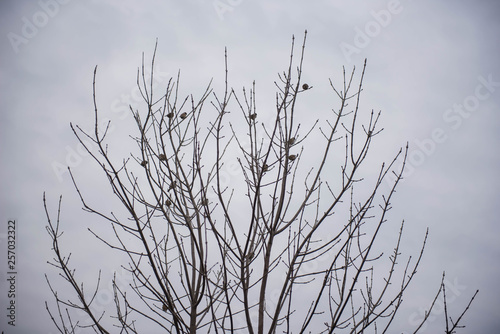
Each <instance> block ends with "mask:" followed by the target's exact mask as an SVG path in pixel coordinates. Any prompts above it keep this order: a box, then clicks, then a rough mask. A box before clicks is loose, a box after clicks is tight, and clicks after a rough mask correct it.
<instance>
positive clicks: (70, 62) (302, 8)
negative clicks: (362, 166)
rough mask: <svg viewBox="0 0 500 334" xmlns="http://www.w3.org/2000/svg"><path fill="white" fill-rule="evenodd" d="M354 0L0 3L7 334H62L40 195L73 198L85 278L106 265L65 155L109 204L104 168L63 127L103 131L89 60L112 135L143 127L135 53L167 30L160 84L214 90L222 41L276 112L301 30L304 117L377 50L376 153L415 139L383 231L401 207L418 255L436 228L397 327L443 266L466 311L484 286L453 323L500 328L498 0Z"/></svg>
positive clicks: (240, 79) (369, 83)
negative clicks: (134, 116) (136, 123)
mask: <svg viewBox="0 0 500 334" xmlns="http://www.w3.org/2000/svg"><path fill="white" fill-rule="evenodd" d="M353 3H355V4H350V3H348V2H347V1H326V0H318V1H309V2H307V1H296V0H288V1H264V0H253V1H251V0H207V1H205V0H185V1H154V0H149V1H142V2H140V3H139V2H138V1H131V0H124V1H118V0H92V1H82V0H64V1H63V0H41V1H25V0H17V1H9V0H4V1H2V2H1V3H0V35H1V44H0V136H1V140H0V155H1V160H0V161H1V178H0V182H1V183H0V219H1V222H2V229H1V231H0V233H1V235H0V248H1V249H2V251H1V252H2V255H1V262H0V264H1V266H2V267H1V268H0V272H1V273H2V280H1V285H0V288H1V291H0V294H1V303H0V304H1V305H0V306H1V309H2V312H1V316H0V319H1V320H0V323H1V329H2V330H5V329H7V328H8V330H7V333H51V332H52V333H55V332H56V330H55V328H54V327H53V326H52V324H51V322H50V319H49V318H48V315H47V313H46V311H45V305H44V302H45V300H48V301H50V302H52V299H51V298H52V297H51V294H50V291H49V290H48V287H47V284H46V282H45V278H44V276H43V275H44V273H48V274H49V275H51V277H55V276H56V275H57V273H56V271H54V270H53V269H52V268H51V267H50V266H49V265H48V264H47V263H46V262H47V260H49V259H50V258H51V256H52V255H51V253H50V247H51V245H50V239H49V238H48V236H47V233H46V231H45V225H46V220H45V217H44V212H43V205H42V193H43V192H44V191H46V192H47V198H48V200H49V204H50V207H51V210H52V212H53V213H54V214H55V209H56V205H57V200H58V196H59V195H60V194H62V195H63V197H64V198H63V219H64V221H63V224H64V225H63V228H64V229H65V230H67V234H66V235H65V238H66V239H64V241H65V242H63V246H64V249H65V250H66V251H67V252H70V251H71V252H73V254H74V255H73V256H74V257H75V258H74V263H82V269H81V270H80V271H79V272H77V273H79V274H80V275H81V276H80V278H82V279H88V281H89V282H92V280H91V279H92V278H93V277H96V274H97V269H98V266H97V265H96V264H97V260H94V258H95V257H96V256H97V255H99V254H102V251H103V250H106V248H105V247H103V246H102V245H98V244H97V243H96V242H95V241H92V240H93V239H91V238H89V237H88V232H86V227H87V226H89V225H91V224H95V222H96V218H95V217H91V216H89V215H87V214H85V213H84V212H82V210H81V204H80V203H79V201H78V198H77V194H76V192H75V190H74V188H73V186H72V183H71V180H70V178H69V175H68V174H67V173H64V172H62V171H61V166H67V165H71V166H72V167H73V169H74V172H75V174H76V175H77V177H78V179H79V181H80V183H82V184H85V185H86V187H85V190H86V191H87V194H88V195H89V196H90V199H92V200H94V202H98V203H106V198H107V197H108V194H109V193H107V192H106V191H108V189H107V188H106V187H105V183H104V182H105V180H104V179H103V178H100V177H101V176H102V175H100V174H99V171H98V169H97V168H96V166H95V164H94V162H93V161H92V160H91V159H90V158H89V157H88V156H84V155H82V154H81V153H79V152H78V146H77V141H76V139H75V138H74V136H73V135H72V132H71V130H70V127H69V123H70V122H73V123H76V124H80V125H81V126H82V127H83V128H90V127H91V126H92V117H93V106H92V75H93V70H94V67H95V66H96V65H98V75H97V86H98V103H99V105H100V109H101V111H102V115H103V117H107V118H109V119H111V120H112V121H113V124H114V125H115V126H116V131H115V132H114V134H116V135H117V136H119V135H121V134H123V133H127V130H128V129H130V127H131V125H132V122H131V121H132V120H131V117H130V115H128V114H127V113H124V112H123V106H126V105H127V104H128V103H131V104H132V105H134V106H137V107H139V106H140V104H139V101H138V99H137V98H136V96H137V95H136V91H135V90H134V85H135V75H136V71H137V67H138V66H139V65H140V61H141V54H142V52H145V55H146V59H149V58H148V57H150V56H151V53H152V51H153V48H154V44H155V41H156V38H158V54H157V60H156V64H157V68H156V70H157V73H158V74H157V75H158V80H159V84H161V83H162V82H163V83H166V82H167V80H168V78H169V77H170V76H175V75H176V74H177V71H178V70H179V69H180V70H181V73H182V74H181V75H182V76H181V80H182V84H183V88H184V90H185V92H190V91H192V92H195V93H199V92H200V91H201V89H203V88H204V86H206V84H207V83H208V81H209V80H210V79H211V78H214V87H220V86H221V85H222V83H223V78H224V47H227V49H228V55H229V70H230V78H231V83H232V85H233V86H234V87H235V88H237V89H240V88H241V86H243V85H246V86H247V87H249V86H250V85H251V83H252V81H253V80H256V83H257V95H258V94H259V92H262V102H259V107H261V108H263V110H266V109H272V108H273V104H272V103H273V101H272V99H266V98H265V97H266V96H271V97H272V94H273V91H274V86H273V81H274V80H276V79H277V73H278V72H280V71H282V70H284V69H285V67H286V66H287V62H288V59H289V57H288V55H289V51H290V41H291V37H292V35H295V36H296V38H297V41H301V40H302V38H303V33H304V30H305V29H307V31H308V41H307V47H306V58H305V62H304V74H303V75H304V79H305V80H307V81H308V82H309V83H310V84H312V85H313V86H314V90H312V91H311V94H313V93H315V94H316V95H314V96H315V98H314V101H315V102H314V105H313V108H312V109H313V110H312V111H311V112H315V113H318V118H319V117H321V115H322V113H327V112H328V110H329V109H330V108H331V104H329V102H330V101H332V100H333V99H332V96H331V95H329V94H331V92H329V90H328V85H329V83H328V78H332V79H338V78H339V75H340V73H341V70H342V66H346V69H348V70H350V69H351V68H352V66H357V68H361V66H362V63H363V60H364V59H365V58H367V59H368V67H367V71H366V76H365V85H364V89H365V90H364V95H363V98H362V105H361V106H362V108H363V109H364V110H365V111H366V112H369V111H370V110H371V109H374V110H376V111H378V110H382V121H381V122H382V125H383V127H384V128H385V130H384V132H383V134H382V135H381V136H380V137H378V138H377V140H378V141H377V145H376V146H374V149H375V150H376V152H377V154H378V155H377V156H376V157H379V160H380V162H381V161H382V160H389V159H390V158H391V156H392V155H394V153H395V152H397V150H398V149H399V147H401V146H404V145H405V143H406V142H407V141H408V142H409V143H410V156H409V167H408V168H409V169H408V173H407V177H406V179H405V181H404V182H403V183H402V185H401V187H400V188H399V191H398V193H397V194H396V197H395V199H394V201H393V206H394V210H393V211H392V212H391V217H390V219H391V220H392V225H390V226H392V227H390V228H393V229H395V230H394V231H396V229H397V226H398V223H399V222H400V221H401V220H402V219H405V221H406V222H407V227H406V233H407V235H406V239H405V240H406V242H407V248H406V249H405V251H408V252H409V253H412V252H413V253H415V252H417V251H418V247H419V242H420V241H421V240H422V237H423V235H424V233H425V228H426V227H429V228H430V238H429V242H428V246H427V249H426V253H425V256H424V258H423V263H422V265H421V270H420V271H419V273H418V275H417V278H416V280H415V282H414V283H413V285H412V288H411V290H409V292H408V296H407V298H406V300H405V301H406V302H407V306H406V307H405V309H404V310H403V311H402V314H401V315H400V318H399V321H398V326H399V327H397V328H398V329H400V330H403V329H404V328H407V329H408V330H410V329H412V328H413V326H411V323H412V319H415V318H420V317H421V313H420V312H421V310H422V309H423V308H425V307H427V305H428V303H429V301H430V299H431V298H432V296H433V295H434V293H435V291H436V289H437V287H438V284H439V282H440V278H441V274H442V272H443V271H444V270H445V271H446V273H447V277H448V280H449V282H450V289H449V292H448V293H449V294H450V297H456V298H453V302H450V305H449V307H450V308H451V312H453V313H452V316H455V318H456V316H457V315H458V314H457V313H458V312H459V311H461V310H462V309H463V307H464V306H465V305H466V303H467V302H468V300H469V298H470V297H471V296H472V295H473V294H474V291H475V290H476V289H479V290H480V292H479V295H478V297H477V299H476V301H475V302H474V304H473V306H472V308H471V310H470V311H469V313H467V315H466V316H465V319H464V324H465V325H467V329H466V330H462V331H461V332H460V331H459V332H458V333H471V332H474V333H492V334H493V333H497V332H498V328H500V320H499V319H500V318H499V317H498V310H500V292H499V291H500V289H499V285H498V281H499V278H500V266H499V259H500V243H499V236H500V221H499V215H498V212H495V210H496V209H498V206H499V204H500V201H499V200H500V196H499V186H500V182H499V180H500V179H499V174H498V173H499V170H500V159H499V154H498V152H499V144H500V140H499V139H500V131H499V129H500V116H499V106H500V66H499V64H498V59H499V56H500V54H499V51H500V37H499V36H500V4H499V3H498V1H494V0H490V1H463V0H462V1H439V2H436V1H429V0H422V1H409V0H401V1H397V0H396V1H366V0H360V1H355V2H353ZM268 93H271V95H267V94H268ZM323 93H324V94H323ZM325 94H326V95H325ZM257 98H258V99H259V95H258V96H257ZM323 101H328V103H326V104H325V103H322V102H323ZM266 102H270V103H268V104H267V105H266ZM128 144H130V142H128V143H127V144H125V143H124V145H128ZM123 149H125V150H126V149H127V148H126V147H124V148H123ZM375 161H378V160H375ZM377 168H378V167H377ZM101 200H103V201H104V202H99V201H101ZM109 203H110V204H109V205H110V206H112V205H114V204H115V203H116V202H109ZM105 209H108V211H111V210H112V209H113V208H112V207H110V208H107V207H106V208H105ZM9 219H15V220H16V223H17V226H16V228H17V239H16V240H17V263H16V265H17V272H18V275H17V286H16V289H17V290H16V291H17V296H16V298H17V299H16V301H17V318H16V321H17V323H16V327H15V328H10V326H9V327H7V325H6V319H7V318H6V316H5V314H6V302H7V298H6V296H7V288H8V286H7V282H6V278H7V277H6V271H7V269H6V268H7V267H6V248H7V242H6V230H7V229H6V225H7V221H8V220H9ZM72 238H73V240H72ZM89 240H91V241H89ZM87 241H89V242H90V244H89V242H87ZM89 245H90V246H91V247H89ZM108 253H109V251H108ZM409 253H408V254H407V255H409ZM101 258H102V256H101ZM78 261H80V262H78ZM106 269H108V270H109V272H111V271H112V270H119V268H118V267H117V266H116V267H113V268H109V267H108V268H106ZM436 317H437V318H436V319H434V320H432V321H431V323H430V324H429V327H428V329H427V331H426V332H428V333H436V331H437V330H441V329H442V328H443V327H442V326H443V319H442V314H436Z"/></svg>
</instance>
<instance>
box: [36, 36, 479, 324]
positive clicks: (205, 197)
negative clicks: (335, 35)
mask: <svg viewBox="0 0 500 334" xmlns="http://www.w3.org/2000/svg"><path fill="white" fill-rule="evenodd" d="M306 35H307V32H306V34H305V35H304V40H303V43H302V46H301V48H300V55H299V56H298V57H296V56H295V54H294V39H292V47H291V53H290V61H289V64H288V69H287V70H286V71H284V72H283V73H281V74H279V75H278V78H279V80H278V81H277V82H275V85H276V87H277V93H276V105H275V110H274V112H273V115H272V121H271V122H270V123H269V124H266V122H264V121H263V119H264V118H265V117H262V116H263V114H261V113H260V112H259V114H258V113H257V106H256V92H255V90H256V87H255V86H256V85H255V82H254V84H253V86H252V88H251V89H250V90H249V91H247V90H245V89H243V91H242V93H239V94H238V93H236V92H235V91H234V90H233V89H231V88H230V86H229V84H228V70H227V52H226V55H225V68H226V73H225V89H224V92H223V94H222V95H221V94H216V93H215V92H213V91H212V88H211V83H210V84H209V85H208V86H207V88H206V90H205V91H204V93H203V94H202V96H201V97H199V98H195V97H194V96H193V95H188V96H187V97H185V98H183V97H182V96H180V93H179V78H180V75H178V76H177V78H176V79H174V78H172V79H170V81H169V82H168V84H167V85H166V88H165V90H164V91H162V92H160V93H159V94H158V93H157V91H156V88H155V87H154V84H153V77H154V70H153V68H154V64H155V55H156V47H155V51H154V53H153V57H152V61H151V73H150V74H148V73H147V71H146V70H145V61H144V55H143V62H142V67H141V68H140V69H139V70H138V74H137V85H138V87H139V89H140V92H141V94H142V97H143V99H144V109H143V110H134V109H133V108H132V107H130V112H131V113H132V114H133V116H134V120H135V123H136V125H137V134H136V135H135V137H132V139H133V140H134V141H135V143H136V144H137V148H136V150H135V151H133V152H131V154H130V156H129V157H126V158H124V159H123V160H122V162H121V163H119V164H117V163H116V162H115V161H116V157H114V156H113V157H112V154H111V152H110V151H108V147H107V144H106V142H107V135H108V129H109V124H108V128H106V129H104V130H103V131H102V129H99V126H98V125H99V112H98V108H97V102H96V73H97V67H96V69H95V71H94V83H93V87H94V94H93V98H94V106H95V111H94V117H95V119H94V121H95V128H94V129H95V130H94V132H93V133H87V132H85V131H83V130H82V129H81V128H80V127H78V126H73V125H71V129H72V130H73V132H74V134H75V135H76V137H77V138H78V140H79V141H80V143H81V144H82V145H84V146H85V148H86V149H87V151H88V153H89V154H90V156H91V157H92V158H93V159H94V160H95V161H96V162H97V163H98V165H99V166H100V167H101V168H102V171H103V173H104V174H105V175H106V176H107V179H108V181H109V185H110V187H111V190H112V192H113V194H114V195H115V196H116V197H117V198H118V199H119V200H120V202H121V203H122V204H123V207H124V208H125V209H126V212H127V215H128V217H127V219H120V218H118V217H117V216H116V215H115V214H113V213H111V212H105V211H103V210H100V209H96V208H95V207H96V205H95V204H92V205H91V204H89V203H88V201H87V200H85V199H84V198H85V197H84V196H83V194H82V193H81V191H80V187H79V186H78V183H77V181H76V178H75V177H74V175H73V173H72V172H71V170H70V175H71V178H72V180H73V183H74V186H75V188H76V190H77V192H78V194H79V196H80V198H81V201H82V203H83V207H84V210H86V211H88V212H91V213H93V214H96V215H98V216H100V217H102V218H104V219H106V220H107V221H109V222H110V223H111V226H112V230H113V232H114V239H113V240H111V239H109V238H107V237H104V236H103V235H99V233H97V232H93V231H92V230H91V232H92V233H93V234H94V235H95V237H96V238H97V239H99V240H101V241H102V242H104V243H105V244H106V245H108V246H109V247H110V248H112V249H113V250H116V251H117V252H122V253H124V254H126V256H127V257H128V263H126V264H124V267H125V268H126V269H127V270H128V271H129V272H130V273H131V275H132V277H133V280H132V281H131V283H130V285H129V286H128V287H126V289H124V288H123V287H122V288H120V287H119V286H118V285H117V284H116V282H114V281H113V289H114V300H115V304H116V313H115V314H114V315H113V319H114V326H115V327H112V328H107V329H105V328H104V327H105V325H104V324H103V321H102V319H104V317H105V313H104V312H101V313H96V312H95V311H93V310H92V307H91V306H92V303H93V301H94V297H95V295H96V293H97V291H98V289H99V284H100V281H101V276H100V274H99V277H98V283H97V287H96V290H95V291H94V293H93V294H90V295H89V294H87V293H86V292H85V291H84V289H83V285H82V284H80V283H78V282H77V280H76V278H75V270H74V269H71V266H70V263H69V258H70V256H64V255H63V254H62V252H61V250H60V248H59V241H60V239H61V234H62V233H61V232H60V230H59V216H58V219H57V222H52V221H51V219H50V216H49V213H48V211H47V206H46V204H45V196H44V204H45V208H46V212H47V219H48V222H49V225H48V226H47V230H48V232H49V234H50V236H51V238H52V242H53V250H54V252H55V255H56V256H55V258H54V260H53V261H52V262H51V264H53V265H54V266H55V267H57V269H58V270H60V273H61V275H62V276H63V277H64V278H65V280H66V281H67V282H68V283H69V284H70V285H71V286H72V288H73V289H74V290H75V292H76V294H77V297H78V299H77V301H75V302H72V301H69V300H66V299H62V298H61V297H59V294H58V292H57V291H55V289H54V288H53V285H51V284H50V280H49V279H48V278H47V281H48V283H49V286H50V287H51V290H52V292H53V294H54V297H55V300H56V306H57V307H56V312H54V309H53V308H52V311H51V307H49V305H48V303H47V304H46V305H47V306H46V307H47V310H48V311H49V314H50V316H51V317H52V320H53V321H54V324H55V325H56V326H57V328H58V329H59V331H60V332H61V333H76V332H78V330H79V329H81V328H92V329H93V330H94V331H95V332H96V333H110V332H112V330H115V331H116V332H120V333H139V332H144V331H145V330H144V329H142V330H141V328H139V327H138V325H137V323H136V319H137V318H143V319H147V320H149V321H150V322H151V326H157V328H158V330H159V331H164V332H167V333H201V332H203V333H225V332H238V331H241V332H244V333H259V334H260V333H264V332H266V333H278V332H284V333H333V332H335V333H340V332H349V333H363V332H364V331H365V330H367V329H371V330H372V331H373V332H382V333H385V332H387V331H388V329H389V328H390V326H391V325H393V324H394V319H395V318H396V315H397V314H398V310H399V309H400V307H401V305H402V300H403V298H402V297H403V294H404V293H405V291H406V290H407V288H408V286H409V284H410V282H411V281H412V279H413V278H414V276H415V274H416V271H417V267H418V266H419V264H420V261H421V258H422V254H423V251H424V247H425V243H426V240H427V233H425V235H424V236H423V241H422V248H421V250H420V251H419V253H418V256H417V257H416V259H412V258H411V257H409V258H408V259H406V260H404V261H403V259H401V253H400V246H401V243H402V235H403V226H404V224H403V223H402V224H401V225H400V229H399V232H398V233H396V238H395V244H394V247H393V248H392V250H391V254H390V255H389V256H385V255H384V253H381V252H380V251H377V250H376V248H377V246H376V240H378V237H379V236H380V231H381V229H382V228H383V227H384V224H385V223H386V220H387V213H388V211H389V210H390V209H391V198H392V196H393V195H394V193H395V190H396V187H397V185H398V184H399V182H400V180H401V179H402V173H403V169H404V161H405V160H406V153H407V151H408V146H406V148H405V149H401V150H400V151H399V152H397V153H396V154H395V157H394V159H393V160H392V161H391V162H390V163H388V164H385V163H382V164H381V165H380V167H377V168H378V172H377V176H376V177H375V178H374V180H372V181H370V180H368V179H364V178H363V177H362V176H360V175H359V174H360V173H361V166H362V164H363V162H365V161H366V158H367V156H368V151H369V149H370V145H371V143H372V140H373V139H374V138H375V137H376V136H377V135H378V134H379V133H380V131H381V129H379V128H378V120H379V117H380V113H374V112H373V111H372V112H371V113H370V114H368V115H362V113H361V111H360V110H359V109H360V108H359V101H360V97H361V92H362V83H363V79H364V74H365V68H366V61H365V63H364V66H363V68H362V71H361V75H360V77H359V79H356V76H355V70H354V69H353V70H352V72H351V73H346V72H345V69H344V71H343V82H341V83H340V86H341V87H340V88H336V85H334V83H333V82H332V81H331V80H330V85H331V89H332V93H333V94H334V95H335V96H336V97H337V98H338V105H337V106H336V107H334V108H333V109H332V110H331V116H330V117H329V118H328V120H326V121H325V122H324V124H323V126H319V124H322V123H323V122H320V121H319V120H317V121H315V122H314V121H313V122H312V124H310V126H309V129H306V130H304V129H303V128H301V124H300V122H299V121H298V116H297V113H298V112H300V109H301V108H302V107H301V106H300V103H299V102H298V101H299V99H300V98H301V96H303V94H308V93H309V92H310V90H311V89H313V87H312V86H310V85H309V84H307V83H303V80H302V73H303V59H304V50H305V42H306ZM295 58H298V63H295ZM209 100H211V101H210V102H209ZM264 116H265V115H264ZM313 135H318V136H319V137H320V138H321V139H322V141H321V143H317V142H315V143H311V142H308V138H310V137H311V136H313ZM88 140H91V141H92V143H93V144H92V145H88V144H86V143H88ZM307 145H309V151H307V152H306V151H305V148H307V147H308V146H307ZM311 145H314V147H313V148H312V149H311ZM339 152H340V154H341V155H339V154H338V153H339ZM339 156H340V158H341V159H338V157H339ZM311 157H312V158H311ZM122 158H123V157H121V158H120V159H122ZM311 161H314V163H311ZM400 161H402V166H403V167H402V168H401V169H399V170H394V169H395V166H396V162H400ZM226 167H227V168H231V169H232V170H234V171H235V173H234V175H232V176H231V184H228V182H227V177H226V175H223V173H222V172H221V171H222V170H223V169H224V168H226ZM236 170H237V172H236ZM332 171H334V172H332ZM391 173H392V174H393V175H394V176H393V180H394V181H393V183H392V187H390V188H387V187H384V186H383V185H382V182H383V180H384V178H386V177H387V176H388V174H391ZM238 182H240V183H238ZM369 182H372V184H371V185H370V186H369V187H368V186H363V185H364V184H366V183H369ZM384 188H385V189H384ZM355 189H357V191H356V192H355ZM360 189H362V191H361V192H362V194H361V195H358V191H359V190H360ZM366 189H369V191H366ZM60 204H61V203H59V208H60ZM402 262H403V264H402V265H399V264H400V263H402ZM378 266H381V268H384V269H382V270H383V271H382V270H377V268H378ZM384 266H385V267H384ZM131 292H133V294H132V295H131ZM441 293H442V294H443V295H445V290H444V285H443V284H441V287H440V288H439V290H438V293H437V295H436V298H435V299H434V301H436V300H437V299H438V297H439V296H440V295H441ZM476 293H477V292H476ZM474 296H475V295H474ZM473 298H474V297H473ZM473 298H472V299H473ZM472 299H471V302H472ZM469 305H470V304H469ZM467 309H468V307H467ZM467 309H466V310H467ZM466 310H465V311H466ZM75 311H76V312H84V313H86V314H87V315H88V317H87V321H86V322H85V323H81V322H77V321H74V316H73V318H72V314H73V313H72V312H75ZM429 311H430V310H429ZM465 311H464V313H465ZM427 316H428V315H427ZM427 316H426V317H425V319H424V320H423V322H425V321H426V320H427ZM462 316H463V314H462V315H461V316H460V317H459V318H458V320H457V321H456V322H453V321H452V326H451V327H452V328H450V327H449V326H448V321H447V323H446V332H447V333H452V332H453V331H454V329H455V328H459V326H458V323H459V321H460V320H461V319H462ZM446 318H448V315H447V314H446ZM419 328H420V327H419ZM419 328H416V329H414V330H415V332H417V331H418V329H419ZM147 331H148V332H151V331H150V330H147Z"/></svg>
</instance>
